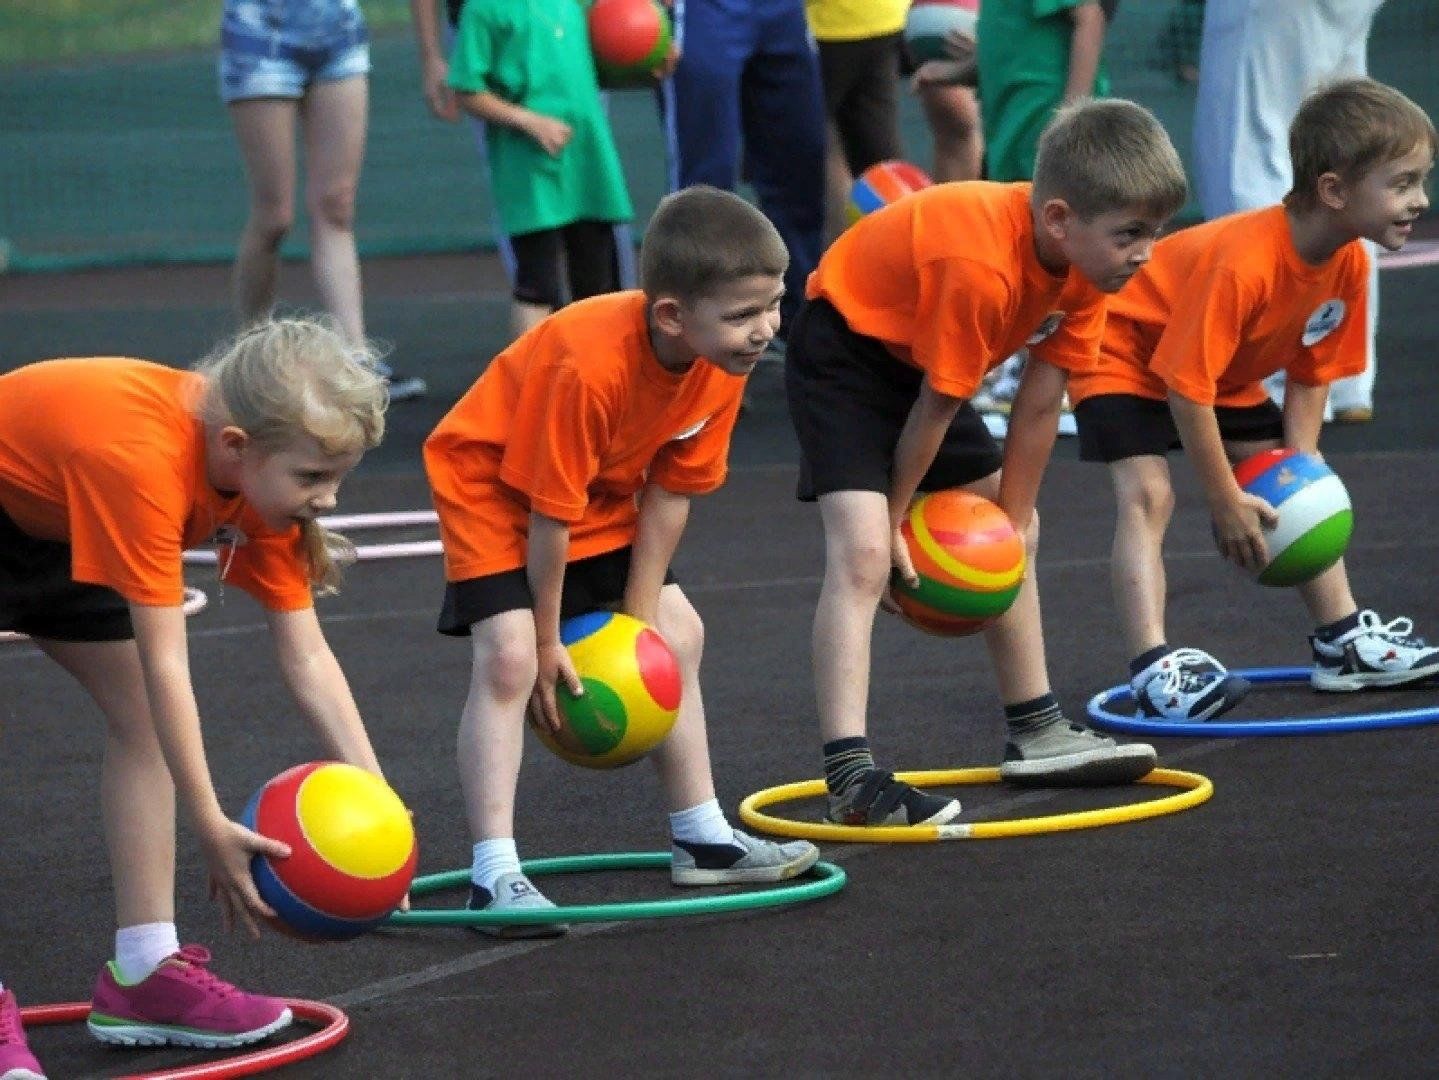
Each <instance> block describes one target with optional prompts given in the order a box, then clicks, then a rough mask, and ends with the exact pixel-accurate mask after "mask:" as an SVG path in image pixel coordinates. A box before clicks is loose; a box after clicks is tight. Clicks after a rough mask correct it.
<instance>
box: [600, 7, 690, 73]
mask: <svg viewBox="0 0 1439 1080" xmlns="http://www.w3.org/2000/svg"><path fill="white" fill-rule="evenodd" d="M587 18H588V21H589V28H590V48H591V49H592V50H593V51H594V54H595V62H596V64H597V65H598V66H599V67H600V68H601V69H602V71H606V72H608V73H610V74H616V75H618V74H625V73H636V72H649V71H651V70H653V69H654V68H656V67H658V66H659V65H660V64H661V63H662V62H663V61H664V58H665V56H666V54H667V53H668V52H669V48H670V20H669V16H668V15H667V14H666V13H665V10H664V8H663V7H661V6H660V5H659V3H657V2H656V0H595V3H594V4H593V5H592V6H591V7H590V10H589V15H588V16H587Z"/></svg>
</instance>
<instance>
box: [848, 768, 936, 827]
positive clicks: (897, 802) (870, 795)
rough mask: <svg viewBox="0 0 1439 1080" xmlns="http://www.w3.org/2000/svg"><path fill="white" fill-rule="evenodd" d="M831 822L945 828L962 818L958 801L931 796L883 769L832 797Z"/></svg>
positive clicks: (859, 825)
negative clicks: (953, 820) (951, 821)
mask: <svg viewBox="0 0 1439 1080" xmlns="http://www.w3.org/2000/svg"><path fill="white" fill-rule="evenodd" d="M828 799H829V807H828V811H829V812H828V814H827V815H826V816H827V817H828V819H829V820H830V821H832V822H834V823H835V824H836V825H851V826H855V827H865V826H874V825H943V824H944V823H945V822H947V821H950V820H952V819H954V818H956V817H958V816H959V810H960V806H959V800H958V799H950V798H945V797H944V796H941V795H931V794H930V793H929V792H927V791H921V790H920V789H919V788H917V787H915V786H913V785H912V784H906V783H905V782H904V781H903V780H896V779H895V778H894V774H893V773H891V772H886V771H885V770H884V769H871V770H870V771H869V772H868V773H866V774H865V776H864V778H863V779H862V780H861V781H860V782H859V783H857V784H851V785H850V786H849V787H847V788H845V790H844V791H843V792H841V793H840V794H838V795H829V796H828Z"/></svg>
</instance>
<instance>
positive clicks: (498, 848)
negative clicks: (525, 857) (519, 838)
mask: <svg viewBox="0 0 1439 1080" xmlns="http://www.w3.org/2000/svg"><path fill="white" fill-rule="evenodd" d="M519 872H520V855H519V852H518V851H516V850H515V838H514V837H513V836H501V837H499V838H497V839H495V840H481V841H480V842H479V843H478V844H476V845H475V855H474V862H472V863H471V864H470V880H471V881H473V882H474V883H475V884H476V885H478V886H479V887H480V888H482V889H484V890H485V891H486V892H488V893H489V894H490V895H491V896H494V895H495V881H496V879H497V878H499V876H500V875H501V874H518V873H519Z"/></svg>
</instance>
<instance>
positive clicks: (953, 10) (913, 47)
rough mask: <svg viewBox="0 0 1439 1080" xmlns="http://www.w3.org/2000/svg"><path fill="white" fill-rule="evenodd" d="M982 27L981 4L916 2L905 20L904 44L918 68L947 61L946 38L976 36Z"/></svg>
mask: <svg viewBox="0 0 1439 1080" xmlns="http://www.w3.org/2000/svg"><path fill="white" fill-rule="evenodd" d="M978 25H979V0H914V3H913V4H911V5H910V7H909V13H908V15H906V16H905V20H904V43H905V45H906V46H907V47H908V49H909V55H910V57H911V59H913V60H914V62H915V63H917V64H922V63H924V62H925V61H926V60H944V59H946V58H947V56H948V54H947V53H946V52H945V50H944V37H945V35H946V34H948V33H950V32H952V31H955V30H958V31H959V32H960V33H961V34H963V35H964V36H965V37H969V38H972V37H974V36H975V28H976V27H977V26H978Z"/></svg>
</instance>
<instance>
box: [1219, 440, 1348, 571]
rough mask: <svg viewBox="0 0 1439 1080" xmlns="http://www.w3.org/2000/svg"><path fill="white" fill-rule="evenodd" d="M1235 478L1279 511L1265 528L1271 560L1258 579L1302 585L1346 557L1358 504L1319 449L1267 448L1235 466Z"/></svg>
mask: <svg viewBox="0 0 1439 1080" xmlns="http://www.w3.org/2000/svg"><path fill="white" fill-rule="evenodd" d="M1234 478H1235V479H1236V480H1237V481H1238V482H1239V486H1240V487H1242V488H1243V489H1244V490H1245V491H1247V492H1248V493H1249V494H1251V495H1258V496H1259V497H1260V498H1261V499H1263V500H1264V501H1265V502H1267V503H1269V505H1270V506H1272V507H1274V509H1275V511H1276V512H1277V513H1278V514H1279V524H1278V525H1277V526H1275V528H1274V529H1273V530H1268V531H1266V535H1265V537H1264V539H1265V542H1266V544H1267V545H1268V547H1269V562H1268V564H1267V565H1266V566H1265V567H1264V569H1262V570H1261V571H1260V572H1259V575H1258V577H1259V584H1261V585H1269V586H1273V587H1275V588H1282V587H1285V586H1289V585H1301V584H1303V583H1304V582H1306V581H1309V580H1311V579H1312V578H1314V577H1317V576H1318V575H1319V574H1321V573H1323V572H1324V571H1325V570H1328V569H1329V568H1330V567H1331V566H1333V565H1334V564H1335V563H1337V562H1338V561H1339V560H1340V559H1342V558H1343V557H1344V551H1345V549H1346V548H1347V547H1348V546H1349V537H1350V536H1351V535H1352V534H1353V532H1354V509H1353V507H1352V505H1351V504H1350V502H1349V492H1348V491H1347V490H1346V489H1345V487H1344V481H1342V480H1340V479H1339V477H1338V476H1337V475H1335V473H1334V470H1333V469H1331V468H1330V467H1329V466H1328V465H1326V464H1325V463H1324V462H1323V460H1322V459H1320V458H1319V456H1318V455H1316V454H1309V453H1305V452H1303V451H1300V450H1295V449H1292V448H1288V447H1286V448H1283V449H1279V450H1266V451H1264V452H1262V453H1259V454H1255V455H1254V456H1253V457H1250V458H1246V459H1245V460H1244V461H1241V462H1240V463H1239V464H1238V465H1236V466H1235V468H1234Z"/></svg>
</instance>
